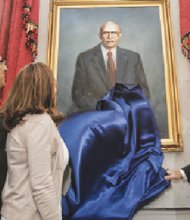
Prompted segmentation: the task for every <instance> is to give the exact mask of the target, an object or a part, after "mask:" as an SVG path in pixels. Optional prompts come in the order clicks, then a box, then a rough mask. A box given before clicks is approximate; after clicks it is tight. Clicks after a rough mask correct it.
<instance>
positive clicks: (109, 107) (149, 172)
mask: <svg viewBox="0 0 190 220" xmlns="http://www.w3.org/2000/svg"><path fill="white" fill-rule="evenodd" d="M59 131H60V134H61V136H62V138H63V139H64V141H65V143H66V145H67V146H68V149H69V153H70V165H71V168H72V182H71V186H70V189H69V191H68V193H67V194H66V196H63V198H62V208H63V216H66V217H70V219H73V220H75V219H76V220H77V219H78V220H79V219H80V220H87V219H88V220H119V219H120V220H121V219H123V220H124V219H125V220H126V219H127V220H130V219H132V217H133V215H134V214H135V212H136V211H138V210H139V209H140V208H141V207H142V206H144V205H145V204H147V203H149V202H150V201H152V199H154V198H155V197H156V196H158V195H159V194H160V193H161V192H163V191H164V190H165V189H166V188H167V187H168V186H169V185H170V182H168V181H166V180H165V179H164V175H165V170H164V169H163V168H162V162H163V153H162V151H161V143H160V136H159V131H158V128H157V124H156V121H155V118H154V114H153V111H152V108H151V106H150V104H149V102H148V100H147V98H146V97H145V95H144V94H143V91H142V90H141V89H140V87H139V86H127V85H123V84H116V85H115V87H114V88H113V89H112V90H111V91H110V92H109V93H108V94H107V95H106V96H105V97H104V98H103V99H102V100H99V101H98V103H97V111H92V112H84V113H78V114H75V115H72V116H70V117H68V118H67V119H66V120H65V121H64V122H63V123H62V124H61V125H60V126H59Z"/></svg>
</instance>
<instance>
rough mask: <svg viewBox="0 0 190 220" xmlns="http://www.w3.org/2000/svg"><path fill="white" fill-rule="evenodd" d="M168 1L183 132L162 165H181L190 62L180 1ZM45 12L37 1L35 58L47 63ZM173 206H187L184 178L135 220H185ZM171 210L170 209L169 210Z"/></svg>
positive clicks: (188, 129)
mask: <svg viewBox="0 0 190 220" xmlns="http://www.w3.org/2000/svg"><path fill="white" fill-rule="evenodd" d="M170 1H171V16H172V28H173V34H174V47H175V48H174V49H175V55H176V64H177V65H176V66H177V72H178V84H179V97H180V114H181V124H182V134H183V141H184V152H170V153H165V154H164V157H165V159H164V164H163V166H164V167H165V168H172V169H175V168H180V167H183V166H184V165H186V164H188V163H190V101H189V96H190V62H189V61H188V60H187V59H186V58H185V57H184V56H183V55H182V53H181V45H180V30H179V5H178V4H179V3H178V0H170ZM48 11H49V0H41V1H40V22H39V55H38V61H43V62H46V56H47V42H48ZM173 208H189V209H190V185H189V184H188V183H187V182H185V181H180V182H174V181H173V182H172V187H171V188H170V189H168V190H166V191H165V192H164V193H163V194H162V195H161V196H160V197H159V198H158V199H157V200H155V201H153V202H152V203H151V204H149V205H148V206H146V207H144V209H143V210H141V211H139V212H138V213H137V214H136V215H135V217H134V219H135V220H145V219H146V220H149V219H152V218H154V220H157V219H161V218H162V219H163V220H164V219H167V220H178V219H180V220H187V219H189V217H188V216H190V211H188V210H181V211H174V210H173ZM168 209H171V210H168Z"/></svg>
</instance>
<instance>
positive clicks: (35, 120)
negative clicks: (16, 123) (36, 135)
mask: <svg viewBox="0 0 190 220" xmlns="http://www.w3.org/2000/svg"><path fill="white" fill-rule="evenodd" d="M22 123H24V124H28V125H30V124H35V125H38V124H39V125H42V126H43V125H44V126H47V125H51V124H54V122H53V120H52V119H51V117H50V115H49V114H47V113H46V112H44V113H42V114H27V115H26V116H25V117H24V118H23V120H22V122H21V124H22Z"/></svg>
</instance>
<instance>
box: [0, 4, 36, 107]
mask: <svg viewBox="0 0 190 220" xmlns="http://www.w3.org/2000/svg"><path fill="white" fill-rule="evenodd" d="M38 14H39V0H14V1H13V0H0V56H1V57H2V58H3V59H5V60H6V61H7V68H8V70H7V73H6V85H5V87H4V88H3V90H2V93H1V98H0V102H1V104H2V103H3V101H4V100H5V98H6V97H7V95H8V92H9V90H10V88H11V86H12V84H13V81H14V80H15V77H16V74H17V73H18V71H19V70H20V68H22V67H23V66H25V65H26V64H28V63H30V62H32V61H34V60H35V57H36V55H37V37H38V35H37V34H38Z"/></svg>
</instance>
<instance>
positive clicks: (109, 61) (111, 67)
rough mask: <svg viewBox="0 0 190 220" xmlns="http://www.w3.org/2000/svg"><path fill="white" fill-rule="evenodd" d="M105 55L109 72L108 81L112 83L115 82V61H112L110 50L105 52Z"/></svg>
mask: <svg viewBox="0 0 190 220" xmlns="http://www.w3.org/2000/svg"><path fill="white" fill-rule="evenodd" d="M107 56H108V59H107V71H108V74H109V78H110V81H111V83H112V85H114V84H115V70H116V68H115V63H114V61H113V57H112V52H111V51H109V52H107Z"/></svg>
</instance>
